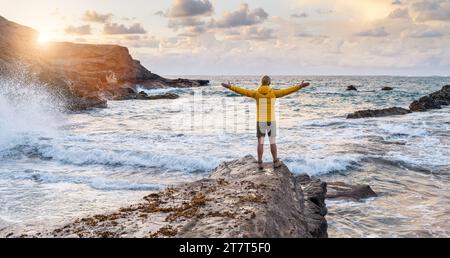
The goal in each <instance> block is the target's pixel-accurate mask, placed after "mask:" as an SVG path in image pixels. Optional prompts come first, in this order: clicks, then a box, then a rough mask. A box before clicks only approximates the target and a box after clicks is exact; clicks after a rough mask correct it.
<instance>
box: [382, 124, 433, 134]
mask: <svg viewBox="0 0 450 258" xmlns="http://www.w3.org/2000/svg"><path fill="white" fill-rule="evenodd" d="M378 128H380V129H381V130H382V131H383V132H385V133H386V134H388V135H390V136H416V137H424V136H429V135H430V133H429V132H428V131H427V130H425V129H422V128H414V127H413V126H411V125H406V124H398V123H396V124H394V123H379V124H378Z"/></svg>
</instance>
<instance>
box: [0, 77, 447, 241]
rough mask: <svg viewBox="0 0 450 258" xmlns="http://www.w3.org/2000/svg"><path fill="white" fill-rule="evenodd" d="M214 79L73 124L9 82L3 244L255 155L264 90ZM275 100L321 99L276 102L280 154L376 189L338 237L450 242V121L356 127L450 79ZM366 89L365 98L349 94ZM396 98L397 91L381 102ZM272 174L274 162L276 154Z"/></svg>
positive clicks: (47, 99) (4, 103) (330, 81)
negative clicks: (258, 99) (256, 92)
mask: <svg viewBox="0 0 450 258" xmlns="http://www.w3.org/2000/svg"><path fill="white" fill-rule="evenodd" d="M177 77H184V78H191V79H208V80H210V81H211V84H210V85H209V86H206V87H201V88H187V89H177V88H168V89H152V90H149V89H145V88H143V87H140V86H137V90H138V91H144V92H146V93H147V94H149V95H157V94H163V93H168V92H170V93H175V94H178V95H179V96H180V98H178V99H176V100H126V101H109V102H108V108H106V109H92V110H89V111H85V112H67V111H65V110H64V108H63V107H64V101H63V100H61V99H60V98H58V97H57V96H55V95H54V94H52V93H50V92H48V91H47V90H46V87H45V85H41V84H40V83H38V82H35V81H33V80H28V79H27V78H26V76H15V77H1V78H0V236H5V235H7V234H9V233H11V232H14V233H19V232H20V233H35V232H39V231H41V230H43V229H47V228H52V227H55V226H58V225H62V224H64V223H65V222H68V221H71V220H73V219H75V218H79V217H82V216H87V215H92V214H98V213H104V212H109V211H113V210H115V209H117V208H119V207H123V206H128V205H129V204H132V203H134V202H139V201H140V200H141V199H142V197H143V196H145V195H147V194H148V193H149V192H152V191H159V190H161V189H164V188H165V187H168V186H174V185H177V184H181V183H185V182H191V181H195V180H198V179H201V178H205V177H207V176H208V175H209V174H210V172H211V171H212V170H213V169H214V168H215V167H217V166H218V165H219V164H220V163H221V162H223V161H229V160H233V159H238V158H241V157H243V156H245V155H247V154H252V155H256V143H257V141H256V131H255V130H256V129H255V127H256V118H255V103H254V100H252V99H249V98H246V97H242V96H238V95H236V94H234V93H233V92H230V91H228V90H226V89H225V88H223V87H221V86H220V84H221V83H222V82H228V81H230V82H231V83H233V84H236V85H240V86H242V87H246V88H249V89H255V88H257V86H258V85H259V80H260V76H177ZM272 81H273V87H274V88H285V87H289V86H292V85H295V84H297V83H300V82H301V81H307V82H310V83H311V86H310V87H308V88H306V89H303V90H301V91H299V92H298V93H295V94H292V95H290V96H287V97H285V98H283V99H279V100H278V101H277V106H276V107H277V108H276V109H277V112H276V113H277V126H278V145H279V146H278V148H279V156H280V158H281V159H282V161H284V162H285V164H286V165H287V166H288V167H289V169H290V170H291V171H292V172H293V173H295V174H305V173H306V174H308V175H310V176H315V177H319V178H320V179H322V180H324V181H343V182H346V183H350V184H368V185H370V186H371V187H372V188H373V190H374V191H375V192H376V193H377V194H378V197H376V198H370V199H366V200H362V201H351V200H327V206H328V212H329V213H328V215H327V221H328V233H329V236H330V237H366V238H376V237H450V112H449V111H450V108H449V107H444V108H442V109H438V110H431V111H427V112H423V113H412V114H408V115H404V116H390V117H382V118H367V119H356V120H348V119H346V115H347V114H348V113H351V112H354V111H357V110H362V109H377V108H386V107H392V106H398V107H404V108H407V107H408V106H409V104H410V103H411V102H412V101H413V100H415V99H418V98H420V97H421V96H424V95H427V94H429V93H431V92H434V91H436V90H439V89H441V88H442V86H444V85H446V84H450V77H391V76H273V77H272ZM348 85H354V86H356V87H357V88H358V91H346V87H347V86H348ZM385 86H389V87H392V88H393V90H392V91H382V90H381V88H383V87H385ZM264 159H265V161H267V162H270V161H271V156H270V152H269V148H268V141H267V145H266V153H265V156H264Z"/></svg>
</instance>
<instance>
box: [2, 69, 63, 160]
mask: <svg viewBox="0 0 450 258" xmlns="http://www.w3.org/2000/svg"><path fill="white" fill-rule="evenodd" d="M17 73H18V74H15V75H14V76H13V77H9V76H6V77H5V76H3V77H1V78H0V152H4V151H6V150H8V149H10V148H14V147H15V146H17V145H22V144H29V142H30V141H38V139H39V138H41V137H50V138H51V137H53V136H55V134H56V132H57V128H58V126H60V125H61V124H62V121H63V116H62V115H61V113H60V110H61V109H62V106H63V103H62V102H61V101H60V100H59V99H58V98H57V97H55V95H53V94H50V92H48V91H47V90H46V85H43V84H39V83H37V82H36V81H34V80H33V79H32V78H31V77H30V76H27V74H26V72H25V71H17Z"/></svg>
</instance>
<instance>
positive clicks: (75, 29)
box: [64, 24, 91, 35]
mask: <svg viewBox="0 0 450 258" xmlns="http://www.w3.org/2000/svg"><path fill="white" fill-rule="evenodd" d="M64 31H65V32H66V34H73V35H89V34H91V25H89V24H86V25H82V26H67V27H66V28H65V29H64Z"/></svg>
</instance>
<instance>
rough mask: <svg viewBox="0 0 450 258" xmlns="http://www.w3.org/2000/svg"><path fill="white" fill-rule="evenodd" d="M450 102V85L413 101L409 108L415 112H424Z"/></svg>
mask: <svg viewBox="0 0 450 258" xmlns="http://www.w3.org/2000/svg"><path fill="white" fill-rule="evenodd" d="M449 104H450V85H446V86H444V87H442V89H441V90H438V91H436V92H433V93H431V94H430V95H428V96H424V97H422V98H420V99H419V100H416V101H414V102H412V103H411V105H410V106H409V109H410V110H411V111H413V112H422V111H426V110H429V109H440V108H442V106H446V105H449Z"/></svg>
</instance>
